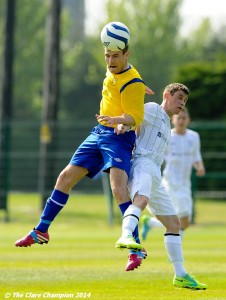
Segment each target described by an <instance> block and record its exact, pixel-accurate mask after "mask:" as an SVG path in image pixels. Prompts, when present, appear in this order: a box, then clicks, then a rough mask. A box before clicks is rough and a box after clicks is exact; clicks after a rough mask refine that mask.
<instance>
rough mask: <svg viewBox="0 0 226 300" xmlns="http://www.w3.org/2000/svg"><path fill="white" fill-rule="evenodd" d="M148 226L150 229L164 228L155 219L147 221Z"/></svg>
mask: <svg viewBox="0 0 226 300" xmlns="http://www.w3.org/2000/svg"><path fill="white" fill-rule="evenodd" d="M148 225H149V226H150V227H151V228H152V227H164V226H163V224H162V223H161V222H160V221H159V220H158V219H156V218H154V217H152V218H150V219H149V220H148Z"/></svg>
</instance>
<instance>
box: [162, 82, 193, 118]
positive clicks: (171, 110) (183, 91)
mask: <svg viewBox="0 0 226 300" xmlns="http://www.w3.org/2000/svg"><path fill="white" fill-rule="evenodd" d="M188 95H189V89H188V88H187V87H186V86H185V85H184V84H182V83H171V84H169V85H167V86H166V87H165V89H164V92H163V103H162V106H163V108H164V109H165V110H166V112H167V113H168V115H170V116H172V115H174V114H178V113H179V112H180V111H181V110H183V109H184V107H185V104H186V102H187V100H188Z"/></svg>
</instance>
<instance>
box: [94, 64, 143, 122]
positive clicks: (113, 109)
mask: <svg viewBox="0 0 226 300" xmlns="http://www.w3.org/2000/svg"><path fill="white" fill-rule="evenodd" d="M145 88H146V86H145V84H144V82H143V80H142V79H141V76H140V74H139V73H138V71H137V70H136V69H135V68H134V67H133V66H131V65H129V67H128V68H127V69H126V70H124V71H122V72H121V73H118V74H113V73H111V72H110V71H109V70H107V73H106V78H105V79H104V82H103V90H102V100H101V103H100V115H107V116H110V117H115V116H121V115H122V114H123V113H124V114H128V115H130V116H131V117H133V119H134V121H135V123H136V126H138V125H139V124H141V122H142V121H143V118H144V96H145ZM103 125H104V124H103Z"/></svg>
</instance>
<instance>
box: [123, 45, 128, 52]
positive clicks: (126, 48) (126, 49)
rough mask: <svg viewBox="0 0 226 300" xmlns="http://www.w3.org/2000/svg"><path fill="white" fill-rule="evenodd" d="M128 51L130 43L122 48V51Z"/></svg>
mask: <svg viewBox="0 0 226 300" xmlns="http://www.w3.org/2000/svg"><path fill="white" fill-rule="evenodd" d="M127 51H129V45H127V46H126V47H125V48H124V49H122V53H123V54H125V53H126V52H127Z"/></svg>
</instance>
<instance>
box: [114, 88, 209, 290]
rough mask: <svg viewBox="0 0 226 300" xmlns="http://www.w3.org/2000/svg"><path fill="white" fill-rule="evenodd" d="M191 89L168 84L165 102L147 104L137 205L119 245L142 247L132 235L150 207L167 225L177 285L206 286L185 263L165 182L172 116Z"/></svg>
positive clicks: (135, 167) (135, 183)
mask: <svg viewBox="0 0 226 300" xmlns="http://www.w3.org/2000/svg"><path fill="white" fill-rule="evenodd" d="M188 95H189V90H188V88H187V87H186V86H185V85H183V84H181V83H172V84H169V85H168V86H166V88H165V89H164V92H163V101H162V104H161V105H159V104H156V103H147V104H145V109H144V121H143V122H142V124H141V125H140V127H139V130H138V131H137V138H136V144H135V150H134V153H133V160H132V166H131V171H130V177H129V184H128V187H129V192H130V197H131V200H132V201H133V204H131V205H130V206H129V207H128V208H127V210H126V211H125V213H124V218H123V224H122V237H121V238H120V239H119V240H118V241H117V242H116V245H115V246H116V247H117V248H127V249H133V250H141V249H142V246H141V245H140V244H138V243H136V241H135V239H134V238H133V236H132V232H133V231H134V228H135V227H136V226H137V225H138V221H139V217H140V215H141V212H142V210H144V209H145V207H146V206H147V207H148V209H149V210H150V211H151V213H152V214H154V215H155V216H156V217H157V218H158V219H159V220H160V221H161V222H162V224H163V225H164V226H165V228H166V231H165V235H164V243H165V247H166V251H167V254H168V256H169V260H170V261H171V262H172V264H173V267H174V271H175V276H174V279H173V284H174V286H177V287H183V288H191V289H206V288H207V286H206V284H203V283H200V282H198V281H196V280H195V279H194V278H193V277H192V276H191V275H189V274H188V273H187V271H186V270H185V268H184V265H183V253H182V245H181V237H180V234H179V231H180V221H179V218H178V216H177V214H176V211H175V208H174V206H173V203H172V201H171V199H170V197H169V196H168V194H167V192H166V190H165V188H164V187H163V185H162V184H161V164H162V163H163V160H164V155H165V152H166V149H167V147H168V143H169V140H170V135H171V127H170V118H171V116H172V115H174V114H178V113H179V112H180V111H182V110H183V109H184V106H185V104H186V101H187V99H188Z"/></svg>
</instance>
